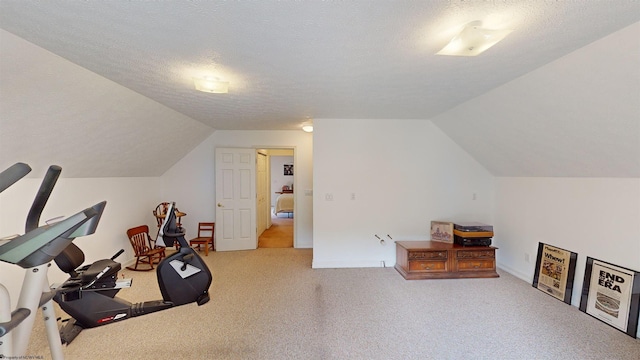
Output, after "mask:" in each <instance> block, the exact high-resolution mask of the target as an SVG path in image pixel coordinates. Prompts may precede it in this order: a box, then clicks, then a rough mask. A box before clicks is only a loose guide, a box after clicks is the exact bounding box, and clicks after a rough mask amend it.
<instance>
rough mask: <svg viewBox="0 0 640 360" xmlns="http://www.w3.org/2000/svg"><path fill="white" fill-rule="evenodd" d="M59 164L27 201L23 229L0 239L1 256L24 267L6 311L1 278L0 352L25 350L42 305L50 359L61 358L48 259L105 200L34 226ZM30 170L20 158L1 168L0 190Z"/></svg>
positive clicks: (84, 230) (94, 220)
mask: <svg viewBox="0 0 640 360" xmlns="http://www.w3.org/2000/svg"><path fill="white" fill-rule="evenodd" d="M61 170H62V169H61V168H60V167H59V166H55V165H52V166H51V167H49V170H48V171H47V174H46V175H45V178H44V180H43V181H42V184H41V186H40V189H39V190H38V193H37V195H36V198H35V200H34V202H33V204H32V206H31V210H30V211H29V215H28V217H27V224H26V226H25V228H26V230H25V234H24V235H22V236H20V235H15V236H10V237H6V238H2V239H0V261H2V262H6V263H9V264H15V265H18V266H20V267H22V268H24V269H25V275H24V281H23V283H22V289H21V290H20V297H19V299H18V303H17V307H16V309H15V310H14V311H11V298H10V294H9V292H8V290H7V289H6V288H5V286H4V285H2V284H0V358H4V357H8V358H11V357H15V358H18V357H23V356H24V355H25V353H26V351H27V346H28V344H29V338H30V337H31V330H32V329H33V324H34V321H35V315H36V311H37V310H38V308H40V309H42V314H43V315H44V324H45V329H46V334H47V339H48V340H49V348H50V350H51V357H52V358H53V359H56V360H57V359H62V358H63V357H64V356H63V354H62V346H61V341H60V334H59V332H58V325H57V322H56V316H55V315H56V314H55V311H54V307H53V300H52V298H53V297H54V296H55V291H51V289H50V288H49V281H48V278H47V273H48V269H49V266H50V262H51V261H52V260H53V259H54V258H55V257H56V256H57V255H58V254H60V252H62V251H63V249H65V248H66V247H67V246H69V244H72V241H73V240H74V239H75V238H76V237H80V236H87V235H91V234H93V233H94V232H95V231H96V228H97V226H98V222H99V221H100V217H101V215H102V212H103V210H104V207H105V205H106V202H104V201H103V202H101V203H98V204H95V205H94V206H92V207H90V208H87V209H85V210H83V211H81V212H78V213H76V214H75V215H72V216H70V217H68V218H66V219H64V220H61V221H59V222H57V223H54V224H47V225H43V226H38V223H39V220H40V214H41V212H42V209H43V208H44V205H45V203H46V202H47V199H48V198H49V194H50V193H51V190H52V189H53V186H54V184H55V182H56V180H57V178H58V176H59V174H60V171H61ZM30 171H31V167H29V165H27V164H24V163H16V164H14V165H13V166H11V167H9V168H8V169H6V170H5V171H3V172H2V173H0V192H3V191H4V190H6V189H7V188H9V187H10V186H11V185H13V184H14V183H15V182H17V181H18V180H20V179H22V178H23V177H24V176H26V175H27V174H28V173H29V172H30Z"/></svg>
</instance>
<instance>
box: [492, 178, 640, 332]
mask: <svg viewBox="0 0 640 360" xmlns="http://www.w3.org/2000/svg"><path fill="white" fill-rule="evenodd" d="M495 219H496V224H495V225H496V228H497V229H499V230H498V231H496V235H495V237H494V243H495V244H496V246H497V247H499V248H500V249H499V250H498V251H497V252H496V253H497V257H498V266H500V267H501V268H503V269H505V270H507V271H508V272H510V273H511V274H514V275H516V276H518V277H520V278H522V279H523V280H525V281H527V282H529V283H531V282H532V281H533V275H534V273H535V271H536V269H535V264H536V255H537V250H538V243H539V242H543V243H546V244H550V245H553V246H557V247H560V248H563V249H566V250H569V251H573V252H576V253H578V261H577V264H576V273H575V278H574V285H573V292H572V298H571V304H572V305H574V306H579V305H580V295H581V291H582V285H583V280H584V271H585V262H586V259H587V256H590V257H593V258H596V259H599V260H602V261H606V262H609V263H613V264H616V265H619V266H622V267H626V268H629V269H632V270H635V271H640V179H637V178H625V179H623V178H497V179H496V213H495ZM525 254H528V255H529V261H528V262H527V261H525ZM636 337H640V329H638V333H637V334H636Z"/></svg>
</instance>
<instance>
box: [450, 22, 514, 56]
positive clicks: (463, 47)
mask: <svg viewBox="0 0 640 360" xmlns="http://www.w3.org/2000/svg"><path fill="white" fill-rule="evenodd" d="M512 31H513V30H493V29H487V28H483V27H482V21H472V22H470V23H468V24H467V25H465V27H464V29H462V31H461V32H460V33H459V34H458V35H456V36H455V37H454V38H453V39H451V41H450V42H449V44H447V46H445V47H444V48H443V49H442V50H440V51H438V52H437V54H438V55H453V56H476V55H478V54H480V53H482V52H483V51H485V50H487V49H488V48H490V47H492V46H493V45H495V44H497V43H498V42H499V41H500V40H502V39H504V38H505V37H507V35H509V33H511V32H512Z"/></svg>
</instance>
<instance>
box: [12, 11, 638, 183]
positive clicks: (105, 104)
mask: <svg viewBox="0 0 640 360" xmlns="http://www.w3.org/2000/svg"><path fill="white" fill-rule="evenodd" d="M473 20H483V21H485V23H488V24H492V25H493V26H494V27H501V28H512V29H514V30H515V31H514V32H513V33H512V34H511V35H509V36H508V37H507V39H505V40H504V41H503V42H501V43H500V44H498V45H497V46H495V47H494V48H492V49H490V50H489V51H488V52H486V53H484V54H482V55H480V56H478V57H473V58H463V57H445V56H438V55H435V53H436V52H437V51H438V50H439V49H440V48H442V47H443V46H444V45H445V44H446V42H447V41H448V40H449V39H450V38H451V37H452V36H453V34H454V32H455V31H456V30H457V29H459V28H460V27H461V26H462V25H464V24H465V23H467V22H469V21H473ZM639 20H640V2H637V1H633V0H620V1H615V2H605V1H601V2H600V1H598V2H594V1H588V0H584V1H566V2H565V1H558V2H548V1H544V2H543V1H516V0H504V1H479V0H478V1H475V0H471V1H462V0H458V1H457V0H443V1H402V2H392V1H369V0H367V1H348V2H343V1H299V2H283V1H268V0H267V1H259V2H239V1H233V2H230V1H225V2H222V1H208V2H188V3H187V2H132V1H110V2H100V1H84V2H67V1H48V2H39V1H37V2H36V1H10V0H3V1H2V2H0V28H2V29H4V30H6V31H2V32H0V35H1V36H2V37H1V38H0V50H1V51H2V57H1V58H0V61H1V62H0V71H1V72H0V76H1V77H2V78H1V79H0V80H1V81H0V132H1V134H0V149H1V150H2V152H1V154H0V167H6V165H7V164H10V163H12V162H13V161H14V160H15V159H20V160H22V159H23V158H24V159H25V160H23V161H30V160H31V158H38V159H40V158H41V156H43V154H56V155H59V158H62V159H64V161H65V162H68V163H69V164H72V165H73V167H77V166H76V163H74V161H77V165H78V166H80V167H83V168H86V170H78V173H74V174H73V176H142V175H147V176H155V175H157V174H161V173H163V172H164V171H165V170H166V169H167V168H168V167H169V166H171V165H172V164H173V163H174V162H175V161H177V159H179V158H181V157H182V156H184V155H185V154H186V152H188V151H189V150H190V149H191V148H193V146H195V145H196V144H197V143H198V142H200V141H202V139H203V138H205V137H206V136H208V135H209V134H210V133H211V132H212V131H214V129H234V130H250V129H261V130H286V129H291V130H293V129H299V127H300V125H301V124H302V123H303V122H306V121H307V119H308V118H310V119H313V118H343V119H345V118H346V119H348V118H391V119H432V118H434V117H436V116H438V115H441V114H443V115H441V116H444V114H447V111H448V110H450V109H453V108H455V107H456V106H459V105H460V104H464V103H465V102H466V101H469V100H471V99H474V98H476V97H478V96H480V95H482V94H484V93H487V92H488V91H491V90H493V89H496V88H499V87H500V86H501V85H503V84H506V83H508V82H509V81H511V80H513V79H518V78H519V77H521V76H523V75H525V74H527V73H530V72H531V71H533V70H535V69H538V68H540V67H542V66H544V65H545V64H549V63H550V62H553V61H554V60H556V59H559V58H562V57H563V56H565V55H567V54H570V53H571V52H572V51H574V50H577V49H579V48H581V47H583V46H585V45H587V44H590V43H592V42H594V41H596V40H598V39H600V38H602V37H604V36H607V35H609V34H611V33H613V32H615V31H617V30H619V29H622V28H624V27H626V26H628V25H630V24H632V23H634V22H637V21H639ZM25 40H26V41H25ZM636 44H637V41H636ZM34 45H35V46H34ZM65 59H66V60H68V61H65ZM206 74H213V75H217V76H220V77H221V78H224V79H226V80H229V81H230V82H231V89H230V93H229V94H225V95H212V94H205V93H198V92H196V91H195V90H193V88H192V87H193V85H192V77H193V76H199V75H206ZM119 85H120V86H119ZM43 89H44V91H43ZM519 101H526V100H523V99H519ZM458 111H459V110H458ZM585 112H588V111H585ZM461 115H463V116H467V115H468V114H467V113H463V114H461ZM444 119H445V118H444V117H442V118H438V121H437V123H438V124H439V125H440V126H441V127H442V128H443V129H445V131H447V132H448V133H449V134H450V135H451V136H452V137H453V138H454V139H456V137H455V136H454V135H455V134H456V133H457V132H459V131H463V132H464V131H469V132H470V130H465V129H464V128H465V127H464V126H462V125H461V126H457V127H456V128H455V129H454V128H451V129H448V128H447V127H446V126H444V125H443V122H444ZM25 124H26V125H25ZM555 125H556V126H557V123H555ZM18 128H19V129H18ZM496 130H497V131H501V130H499V129H496ZM626 130H627V131H629V130H633V128H631V129H629V128H627V129H626ZM550 131H553V130H551V129H550ZM620 131H621V132H624V131H625V129H621V130H620ZM469 136H471V135H469ZM590 136H593V134H591V135H590ZM23 139H29V141H26V142H25V141H23ZM585 140H586V141H587V142H588V141H591V139H585ZM457 141H459V142H461V141H462V139H458V140H457ZM72 144H75V146H74V145H72ZM158 144H161V145H160V146H171V149H172V150H171V154H167V152H165V153H164V155H163V156H166V157H165V158H164V159H162V160H158V154H157V152H155V153H154V152H153V151H156V147H158V146H159V145H158ZM167 144H170V145H167ZM461 145H462V146H465V145H464V144H462V143H461ZM512 145H513V146H516V145H517V144H512ZM505 146H507V145H505ZM627 148H630V147H628V146H627ZM110 149H111V151H110ZM115 149H117V150H115ZM150 149H153V150H150ZM467 149H468V150H469V151H470V152H471V153H472V155H474V154H473V151H474V150H472V149H471V148H467ZM123 153H125V154H127V155H128V156H123V155H122V154H123ZM515 153H523V152H522V151H521V150H516V151H515ZM615 153H618V151H617V150H616V151H615ZM489 154H490V153H489V152H484V153H483V152H480V153H479V155H478V158H479V160H480V161H481V162H484V161H485V157H487V156H489ZM541 155H545V156H548V154H542V153H541ZM543 161H544V160H541V162H543ZM505 164H507V162H505ZM504 166H505V167H506V166H507V165H504ZM487 167H488V168H490V169H492V171H494V172H495V173H496V174H521V175H523V176H525V174H529V173H530V172H531V171H529V170H527V171H523V170H522V169H520V168H518V167H513V166H512V169H506V168H504V169H501V168H499V167H496V164H495V162H494V163H487ZM592 167H594V168H596V167H598V166H592ZM558 168H559V166H558V165H552V166H551V170H549V169H545V170H548V171H542V172H540V173H542V174H548V173H556V170H557V169H558ZM615 173H616V174H619V173H621V172H620V171H616V172H615ZM584 174H588V175H585V176H591V174H593V173H592V172H588V173H587V172H585V173H584ZM67 176H71V174H69V173H67ZM604 176H607V175H604ZM610 176H611V175H610ZM613 176H618V175H613Z"/></svg>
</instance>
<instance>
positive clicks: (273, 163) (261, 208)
mask: <svg viewBox="0 0 640 360" xmlns="http://www.w3.org/2000/svg"><path fill="white" fill-rule="evenodd" d="M256 154H257V155H256V165H257V167H256V169H257V171H256V176H257V177H258V179H257V181H256V193H257V194H256V195H257V196H256V199H257V212H258V216H257V219H258V224H257V225H258V226H257V230H258V247H259V248H287V247H294V231H295V229H294V216H295V214H294V198H295V183H294V179H295V168H294V166H293V165H294V149H292V148H289V149H287V148H282V149H259V150H258V151H257V152H256Z"/></svg>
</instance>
